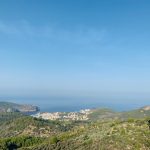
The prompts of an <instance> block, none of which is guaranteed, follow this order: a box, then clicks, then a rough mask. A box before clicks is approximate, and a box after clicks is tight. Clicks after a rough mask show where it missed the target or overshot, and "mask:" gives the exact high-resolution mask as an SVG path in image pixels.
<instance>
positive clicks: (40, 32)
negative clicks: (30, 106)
mask: <svg viewBox="0 0 150 150" xmlns="http://www.w3.org/2000/svg"><path fill="white" fill-rule="evenodd" d="M149 8H150V1H149V0H92V1H91V0H75V1H71V0H63V1H62V0H55V1H53V0H44V1H41V0H13V1H12V0H5V1H4V0H1V1H0V96H1V97H2V96H37V97H38V96H60V97H61V96H66V97H88V98H89V99H90V98H91V99H93V98H96V99H98V98H99V99H100V98H104V99H109V100H110V101H111V102H113V101H114V100H115V99H118V101H121V100H122V101H123V100H125V99H126V100H128V101H131V100H132V101H133V102H134V101H136V100H145V101H148V99H150V30H149V28H150V9H149Z"/></svg>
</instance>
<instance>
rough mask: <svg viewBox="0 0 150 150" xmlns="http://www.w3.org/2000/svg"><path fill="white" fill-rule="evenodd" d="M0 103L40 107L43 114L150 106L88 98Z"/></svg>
mask: <svg viewBox="0 0 150 150" xmlns="http://www.w3.org/2000/svg"><path fill="white" fill-rule="evenodd" d="M0 101H7V102H13V103H18V104H30V105H34V106H38V107H39V108H40V111H41V112H77V111H79V110H81V109H93V108H110V109H113V110H115V111H128V110H132V109H137V108H140V107H143V106H147V105H150V100H132V99H131V100H130V99H127V100H125V99H120V100H115V99H105V98H86V97H0Z"/></svg>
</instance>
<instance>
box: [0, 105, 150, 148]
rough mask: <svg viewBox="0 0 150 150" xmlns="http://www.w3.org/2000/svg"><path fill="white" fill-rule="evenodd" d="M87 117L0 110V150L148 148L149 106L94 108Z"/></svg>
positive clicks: (149, 138) (149, 145)
mask: <svg viewBox="0 0 150 150" xmlns="http://www.w3.org/2000/svg"><path fill="white" fill-rule="evenodd" d="M91 111H92V112H91V113H90V114H89V120H86V121H72V120H68V121H62V120H60V121H59V120H53V121H52V120H43V119H41V118H34V117H31V116H27V115H24V114H22V113H20V112H9V113H8V112H1V113H0V149H1V150H16V149H18V150H91V149H93V150H120V149H122V150H150V121H149V120H150V110H149V106H145V107H142V108H139V109H135V110H131V111H127V112H116V111H113V110H111V109H106V108H99V109H93V110H91Z"/></svg>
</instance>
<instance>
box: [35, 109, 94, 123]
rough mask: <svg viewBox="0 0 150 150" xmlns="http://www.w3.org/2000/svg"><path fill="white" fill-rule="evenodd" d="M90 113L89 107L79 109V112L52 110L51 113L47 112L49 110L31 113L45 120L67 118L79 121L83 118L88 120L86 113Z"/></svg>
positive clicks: (67, 119)
mask: <svg viewBox="0 0 150 150" xmlns="http://www.w3.org/2000/svg"><path fill="white" fill-rule="evenodd" d="M90 113H91V110H90V109H84V110H80V111H79V112H68V113H67V112H53V113H49V112H40V113H37V114H35V115H33V117H36V118H42V119H46V120H65V121H69V120H80V121H84V120H88V119H89V118H88V115H89V114H90Z"/></svg>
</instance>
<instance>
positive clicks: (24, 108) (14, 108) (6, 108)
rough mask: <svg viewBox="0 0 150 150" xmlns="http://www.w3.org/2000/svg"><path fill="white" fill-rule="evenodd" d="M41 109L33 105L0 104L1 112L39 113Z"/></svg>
mask: <svg viewBox="0 0 150 150" xmlns="http://www.w3.org/2000/svg"><path fill="white" fill-rule="evenodd" d="M37 111H39V108H38V107H37V106H32V105H20V104H15V103H11V102H0V112H23V113H27V112H37Z"/></svg>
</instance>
